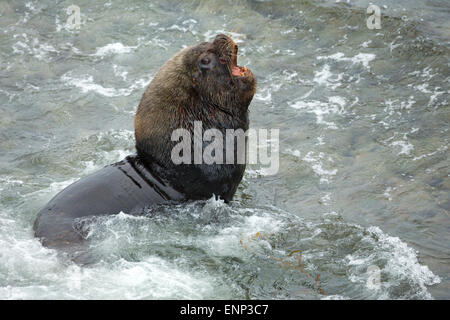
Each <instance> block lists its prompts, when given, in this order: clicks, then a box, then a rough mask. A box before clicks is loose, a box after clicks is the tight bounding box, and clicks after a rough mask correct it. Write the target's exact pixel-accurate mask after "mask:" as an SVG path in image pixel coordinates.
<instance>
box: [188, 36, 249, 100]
mask: <svg viewBox="0 0 450 320" xmlns="http://www.w3.org/2000/svg"><path fill="white" fill-rule="evenodd" d="M191 50H192V53H193V55H192V56H191V57H190V59H189V60H190V61H189V62H190V64H189V67H190V68H191V72H192V76H193V81H194V88H195V90H196V91H197V92H198V94H199V95H200V96H201V98H203V99H205V100H207V101H211V102H213V103H217V104H218V105H220V106H223V107H226V106H227V105H228V106H230V105H232V104H233V103H234V102H238V103H239V106H240V107H241V108H244V109H246V108H247V107H248V105H249V104H250V101H251V100H252V98H253V95H254V93H255V89H256V81H255V78H254V76H253V73H252V72H251V70H249V69H247V68H246V67H241V66H238V64H237V55H238V46H237V44H236V43H234V41H233V40H232V39H231V38H230V37H228V36H226V35H224V34H219V35H217V36H216V38H215V39H214V41H213V42H212V43H203V44H200V45H198V46H195V47H193V48H192V49H191ZM191 59H192V60H191Z"/></svg>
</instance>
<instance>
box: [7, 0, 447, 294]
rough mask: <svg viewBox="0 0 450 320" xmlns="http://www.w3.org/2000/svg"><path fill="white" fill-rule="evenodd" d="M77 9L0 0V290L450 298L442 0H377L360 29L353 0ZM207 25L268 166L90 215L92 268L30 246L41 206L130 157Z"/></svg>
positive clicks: (360, 2)
mask: <svg viewBox="0 0 450 320" xmlns="http://www.w3.org/2000/svg"><path fill="white" fill-rule="evenodd" d="M72 4H73V3H72V1H50V0H43V1H12V0H11V1H5V0H0V66H1V67H0V150H1V153H0V299H89V298H95V299H108V298H112V299H118V298H120V299H122V298H124V299H173V298H185V299H207V298H208V299H246V298H249V299H433V298H438V299H449V298H450V277H449V275H450V232H449V231H450V216H449V212H450V197H449V188H450V178H449V160H448V157H449V151H448V142H449V141H448V140H449V137H450V133H449V121H450V117H449V114H450V113H449V110H450V109H449V97H448V94H449V88H450V85H449V84H450V68H449V67H450V65H449V57H450V52H449V50H450V49H449V44H450V4H449V2H448V1H446V0H429V1H419V0H414V1H394V0H386V1H382V0H379V1H375V2H374V4H376V5H378V6H379V7H380V8H381V14H382V16H381V29H373V30H370V29H368V27H367V24H366V20H367V18H368V17H369V15H368V14H367V13H366V10H367V7H368V6H369V1H365V0H357V1H353V0H351V1H347V0H342V1H335V0H333V1H331V0H330V1H312V0H311V1H298V0H296V1H232V2H231V1H229V2H228V1H223V2H222V1H182V2H174V1H128V0H127V1H124V0H123V1H90V0H84V1H76V5H77V6H79V8H80V14H81V21H80V23H81V25H80V28H79V29H70V28H69V27H68V26H67V25H66V22H67V20H68V18H69V15H68V14H67V12H66V10H67V8H68V7H69V6H70V5H72ZM221 32H225V33H227V34H229V35H230V36H231V37H232V38H233V39H234V40H235V41H236V42H237V43H238V44H239V46H240V49H239V54H240V56H239V58H238V63H239V64H240V65H245V66H247V67H249V68H251V69H252V71H253V72H254V74H255V75H256V77H257V79H258V91H257V94H256V95H255V97H254V99H253V102H252V104H251V106H250V121H251V127H252V128H256V129H258V128H265V129H272V128H276V129H279V130H280V144H279V152H280V167H279V172H278V173H277V174H276V175H267V174H265V171H264V170H262V169H261V166H256V165H251V166H248V167H247V171H246V174H245V177H244V179H243V181H242V183H241V185H240V187H239V189H238V192H237V194H236V196H235V201H234V202H233V203H232V204H231V205H227V204H224V203H223V202H221V201H217V200H214V199H210V200H208V201H199V202H193V203H189V204H184V205H177V206H157V207H152V208H149V209H148V210H147V211H146V214H145V215H142V216H131V215H128V214H126V213H120V214H118V215H116V216H109V217H98V218H92V219H87V220H85V221H83V224H82V228H83V230H84V231H85V233H84V234H85V236H86V238H87V239H88V240H89V246H90V248H89V252H90V255H91V263H90V264H89V265H87V266H80V265H77V264H75V263H74V262H72V261H71V259H70V258H69V257H67V256H65V255H63V254H62V255H61V254H58V252H56V251H53V250H49V249H46V248H44V247H43V246H42V245H41V244H40V242H39V241H38V240H37V239H35V238H34V237H33V233H32V224H33V221H34V218H35V216H36V213H37V212H38V211H39V209H40V208H41V207H42V206H44V205H45V204H46V203H47V201H48V200H50V199H51V198H52V197H53V196H54V195H55V194H56V193H57V192H58V191H60V190H62V189H63V188H64V187H65V186H67V185H69V184H70V183H72V182H74V181H76V180H77V179H79V178H80V177H83V176H86V175H87V174H89V173H92V172H94V171H95V170H98V169H99V168H101V167H103V166H105V165H107V164H110V163H113V162H115V161H118V160H121V159H122V158H124V157H125V156H126V155H127V154H130V153H133V152H134V136H133V114H134V112H135V110H136V107H137V105H138V103H139V99H140V97H141V95H142V93H143V91H144V88H145V86H146V85H147V84H148V83H149V82H150V80H151V79H152V77H153V76H154V75H155V73H156V71H157V70H158V68H159V67H160V66H161V65H162V64H163V63H164V62H165V61H166V60H167V59H168V58H169V57H170V56H171V55H172V54H174V53H175V52H177V51H178V50H180V49H181V48H183V47H185V46H188V45H191V44H195V43H198V42H201V41H205V40H210V39H212V38H213V37H214V36H215V35H216V34H217V33H221ZM269 138H270V137H269ZM318 275H320V276H319V277H318ZM378 280H379V281H378Z"/></svg>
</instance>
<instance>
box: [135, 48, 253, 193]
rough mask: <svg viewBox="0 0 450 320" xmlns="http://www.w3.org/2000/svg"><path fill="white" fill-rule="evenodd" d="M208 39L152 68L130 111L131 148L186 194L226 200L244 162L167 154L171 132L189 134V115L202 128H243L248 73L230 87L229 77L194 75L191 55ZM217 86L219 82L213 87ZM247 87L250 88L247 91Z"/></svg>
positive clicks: (250, 84) (236, 181) (190, 122)
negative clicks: (186, 160) (176, 158)
mask: <svg viewBox="0 0 450 320" xmlns="http://www.w3.org/2000/svg"><path fill="white" fill-rule="evenodd" d="M208 45H210V44H208V43H204V44H200V45H197V46H195V47H189V48H186V49H184V50H182V51H180V52H179V53H178V54H176V55H175V56H174V57H172V58H171V59H170V60H169V61H167V62H166V63H165V64H164V65H163V67H162V68H161V69H160V70H159V71H158V73H157V74H156V76H155V78H154V79H153V80H152V82H151V83H150V85H149V86H148V88H147V89H146V91H145V93H144V95H143V96H142V99H141V101H140V104H139V107H138V110H137V112H136V116H135V120H134V123H135V136H136V149H137V152H138V156H139V157H140V158H141V160H142V161H143V162H144V164H145V165H146V166H147V167H148V168H149V169H151V170H153V171H154V172H156V173H157V174H158V175H159V176H160V177H161V178H162V179H164V180H166V181H167V182H168V183H169V184H170V185H172V186H173V187H174V188H175V189H177V190H178V191H180V192H182V193H184V194H186V197H187V198H188V199H204V198H209V197H211V195H212V194H215V195H216V196H220V197H221V198H224V199H225V200H227V201H228V200H231V198H232V196H233V194H234V192H235V191H236V188H237V186H238V184H239V182H240V180H241V179H242V176H243V173H244V170H245V165H238V164H221V165H218V164H212V165H207V164H180V165H175V164H174V163H173V162H172V159H171V151H172V148H173V147H174V146H175V145H176V144H177V143H178V141H171V135H172V132H173V131H174V130H175V129H178V128H184V129H187V130H189V131H190V132H191V137H193V135H194V133H193V128H194V121H201V122H202V125H203V131H204V130H207V129H210V128H215V129H218V130H220V131H222V133H223V136H224V137H225V130H226V129H235V130H236V129H242V130H244V131H246V130H247V129H248V114H247V113H248V111H247V110H248V105H249V104H250V101H251V98H252V97H253V93H254V87H255V82H254V80H253V77H252V81H251V82H249V83H245V82H244V83H240V84H239V85H240V86H241V88H239V89H238V90H232V88H231V87H230V86H232V85H233V84H232V83H231V82H230V83H228V82H227V81H222V82H219V83H217V82H214V80H215V79H208V78H207V77H206V78H202V79H200V78H199V77H198V74H197V72H196V63H197V60H196V57H197V56H198V55H199V53H201V52H202V51H204V50H205V48H207V46H208ZM199 80H200V81H199ZM209 86H215V87H212V88H210V87H209ZM220 86H223V88H217V87H220ZM246 86H249V87H246ZM250 87H251V88H250ZM249 88H250V89H251V90H250V91H251V92H250V93H247V91H249ZM243 92H245V94H243ZM204 147H205V144H204V145H203V148H204ZM224 147H225V143H224ZM191 149H192V150H193V148H191ZM224 154H225V153H224ZM192 159H193V158H192ZM235 159H236V157H235Z"/></svg>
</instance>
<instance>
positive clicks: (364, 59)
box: [317, 52, 376, 69]
mask: <svg viewBox="0 0 450 320" xmlns="http://www.w3.org/2000/svg"><path fill="white" fill-rule="evenodd" d="M375 58H376V55H375V54H373V53H361V52H360V53H358V54H357V55H355V56H353V57H351V58H349V57H346V56H345V54H344V53H342V52H337V53H335V54H332V55H329V56H318V57H317V59H318V60H330V59H331V60H335V61H343V62H351V63H352V64H361V65H363V66H364V67H365V68H366V69H370V66H369V63H370V62H371V61H373V60H374V59H375Z"/></svg>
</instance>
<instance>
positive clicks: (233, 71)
mask: <svg viewBox="0 0 450 320" xmlns="http://www.w3.org/2000/svg"><path fill="white" fill-rule="evenodd" d="M231 74H232V75H233V76H240V75H241V69H240V68H238V67H232V69H231Z"/></svg>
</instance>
